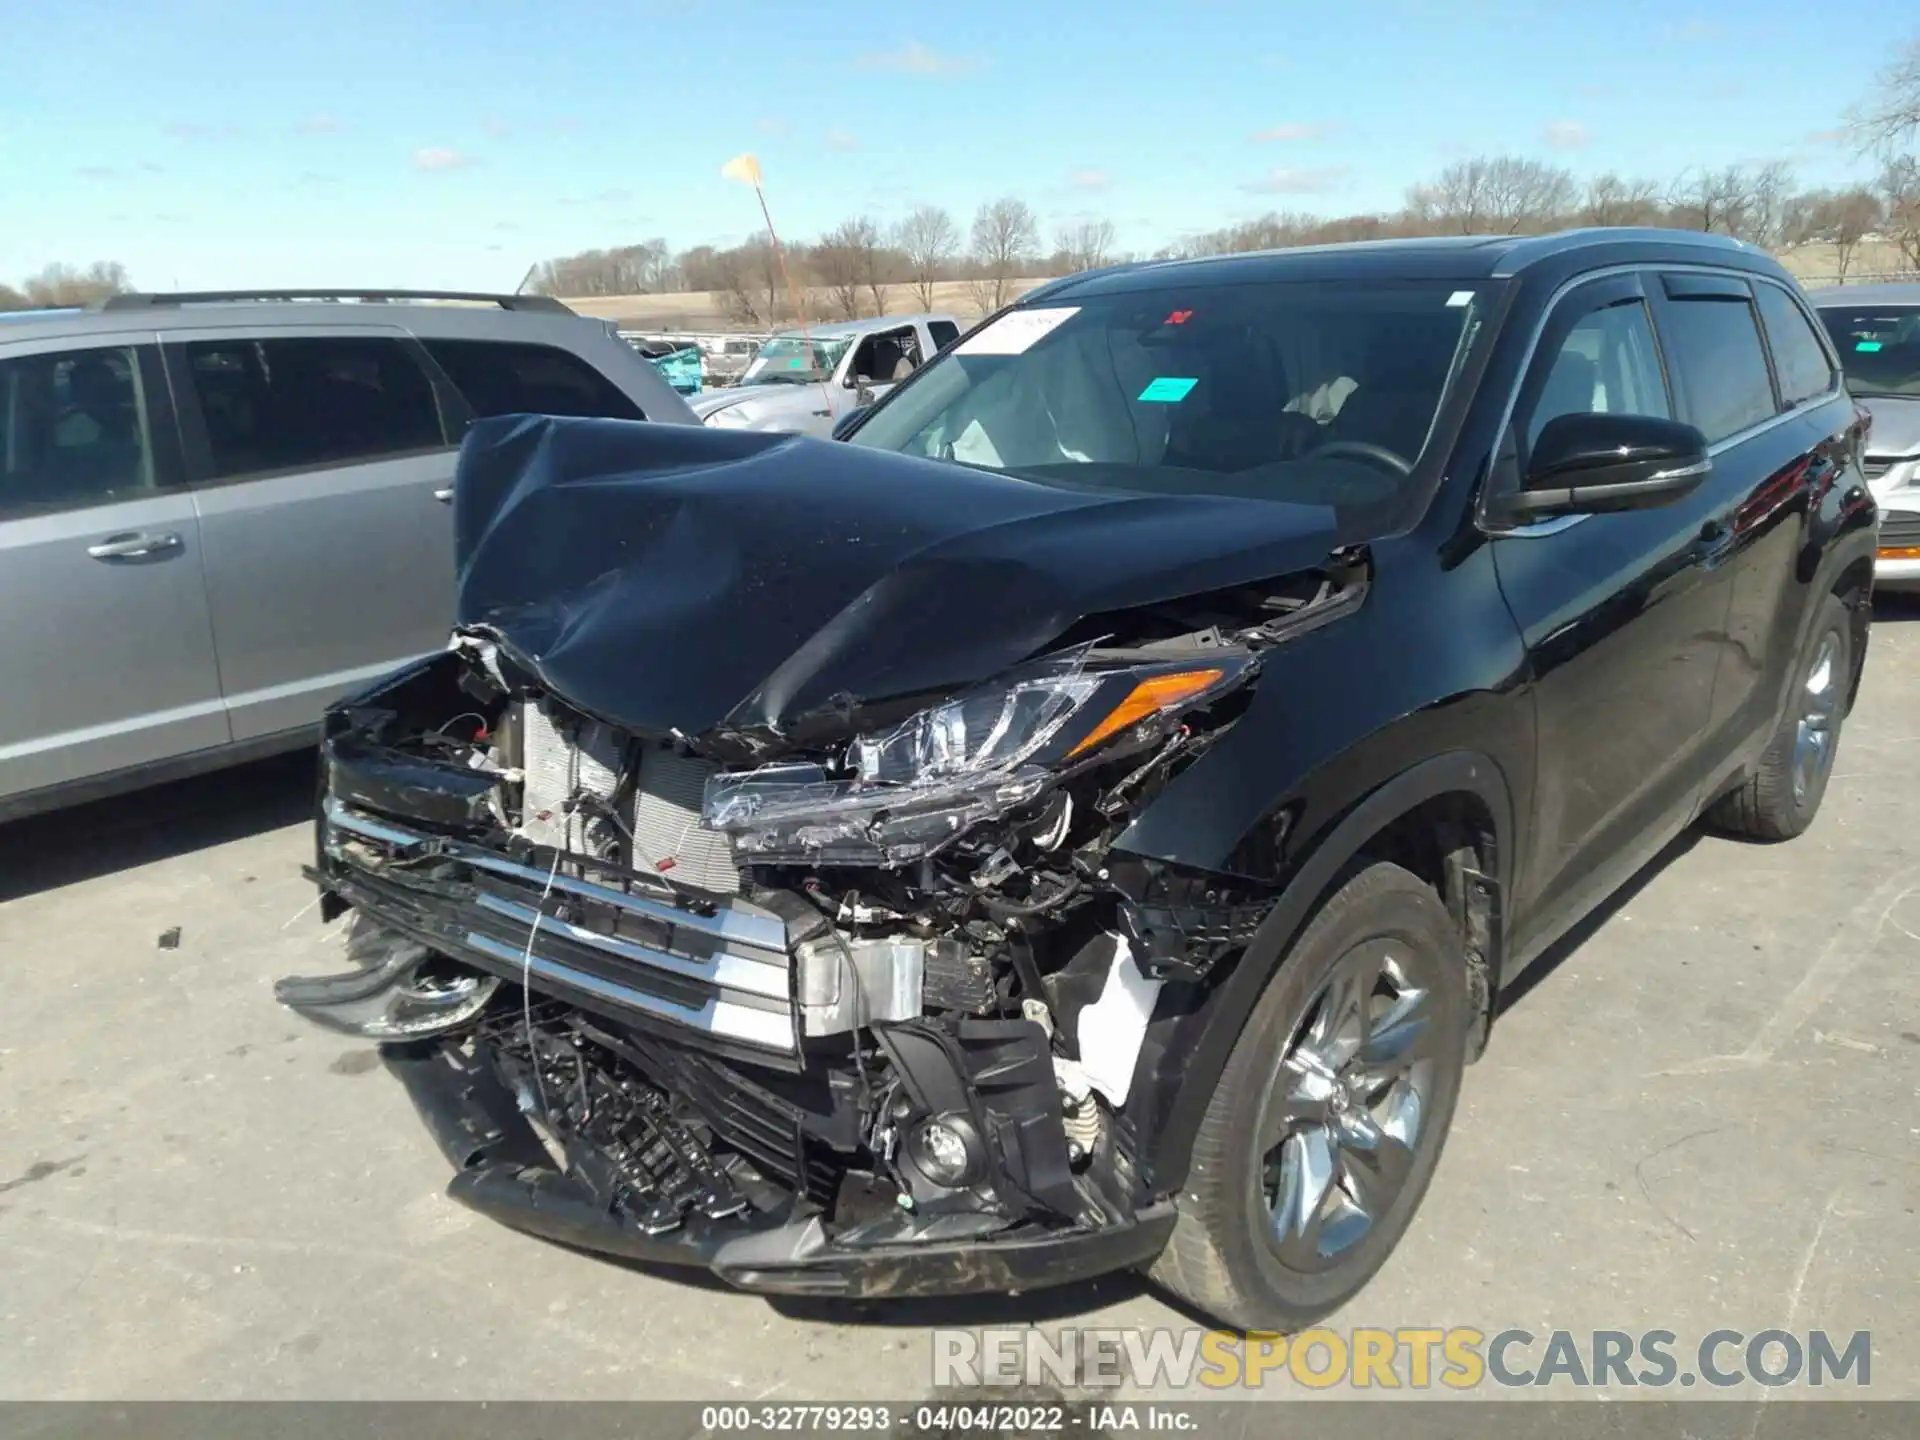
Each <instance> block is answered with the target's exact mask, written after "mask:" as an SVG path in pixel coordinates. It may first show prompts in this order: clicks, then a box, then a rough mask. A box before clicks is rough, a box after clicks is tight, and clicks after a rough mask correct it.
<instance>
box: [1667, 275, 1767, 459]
mask: <svg viewBox="0 0 1920 1440" xmlns="http://www.w3.org/2000/svg"><path fill="white" fill-rule="evenodd" d="M1661 320H1662V324H1661V335H1662V338H1663V339H1664V340H1665V341H1666V343H1667V359H1668V363H1669V364H1670V365H1672V367H1673V370H1674V374H1675V375H1676V377H1677V378H1678V381H1679V386H1678V388H1679V391H1680V395H1681V403H1682V408H1683V409H1684V411H1685V413H1684V414H1683V415H1682V416H1681V418H1682V419H1683V420H1685V421H1687V423H1689V424H1691V425H1695V426H1698V427H1699V429H1700V430H1701V431H1702V432H1703V433H1704V434H1705V435H1706V437H1707V443H1708V444H1714V443H1716V442H1718V441H1721V440H1724V439H1726V438H1727V437H1728V436H1729V435H1734V434H1738V433H1739V432H1740V431H1742V430H1745V429H1746V428H1747V427H1748V426H1750V425H1757V424H1759V423H1760V422H1761V421H1762V420H1765V419H1767V418H1768V417H1769V416H1770V415H1772V414H1773V413H1774V403H1773V382H1772V380H1771V379H1770V378H1769V376H1768V374H1767V357H1766V353H1765V352H1764V351H1763V350H1761V348H1760V331H1759V329H1758V328H1757V327H1756V326H1755V324H1754V317H1753V305H1752V304H1751V302H1749V301H1748V300H1747V299H1746V297H1745V296H1743V295H1742V296H1733V295H1717V294H1716V295H1688V296H1683V297H1678V298H1674V299H1671V300H1669V301H1668V302H1667V308H1666V312H1665V314H1664V315H1663V316H1662V317H1661Z"/></svg>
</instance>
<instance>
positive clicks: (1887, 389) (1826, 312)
mask: <svg viewBox="0 0 1920 1440" xmlns="http://www.w3.org/2000/svg"><path fill="white" fill-rule="evenodd" d="M1809 298H1810V299H1811V300H1812V301H1813V303H1814V305H1815V307H1816V308H1817V309H1818V311H1819V314H1820V318H1821V320H1822V321H1824V322H1825V323H1826V327H1827V332H1828V333H1829V334H1830V335H1832V336H1833V343H1834V346H1835V347H1836V348H1837V349H1838V350H1839V351H1840V364H1841V366H1842V368H1843V369H1844V370H1845V371H1846V376H1847V389H1848V391H1849V392H1851V394H1852V395H1853V398H1854V399H1855V400H1857V401H1859V402H1860V404H1862V405H1864V406H1865V407H1866V408H1867V409H1868V410H1869V411H1871V412H1872V414H1873V428H1872V429H1871V430H1869V431H1868V433H1867V453H1866V457H1865V460H1864V461H1863V463H1862V465H1861V469H1862V470H1864V471H1865V472H1866V477H1867V484H1868V485H1869V486H1871V487H1872V489H1873V496H1874V499H1876V500H1878V501H1879V502H1880V542H1879V552H1878V554H1877V556H1876V558H1875V560H1874V570H1873V583H1874V584H1875V586H1877V587H1879V588H1881V589H1920V281H1914V282H1912V283H1908V284H1894V285H1841V286H1836V287H1834V288H1833V289H1830V290H1816V291H1814V292H1813V293H1812V294H1811V296H1810V297H1809Z"/></svg>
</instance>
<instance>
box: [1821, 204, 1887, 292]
mask: <svg viewBox="0 0 1920 1440" xmlns="http://www.w3.org/2000/svg"><path fill="white" fill-rule="evenodd" d="M1884 213H1885V212H1884V209H1883V207H1882V206H1881V203H1880V197H1879V196H1878V195H1875V194H1874V193H1873V192H1872V191H1871V190H1861V189H1857V188H1856V189H1853V190H1843V191H1841V192H1840V193H1839V194H1838V195H1835V196H1834V197H1833V198H1832V199H1831V200H1829V201H1828V202H1827V204H1826V206H1825V229H1826V238H1827V240H1828V243H1830V244H1831V245H1832V246H1833V258H1834V263H1835V265H1836V266H1837V267H1838V269H1839V271H1840V275H1839V278H1840V279H1841V280H1843V281H1844V280H1845V279H1846V278H1847V266H1848V265H1849V264H1850V263H1851V262H1852V260H1853V253H1854V251H1855V250H1857V249H1858V248H1859V246H1860V242H1861V241H1862V240H1864V239H1866V238H1867V236H1869V235H1871V234H1872V233H1873V232H1874V231H1875V230H1877V229H1878V228H1879V227H1880V223H1881V219H1882V217H1883V215H1884Z"/></svg>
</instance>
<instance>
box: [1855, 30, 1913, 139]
mask: <svg viewBox="0 0 1920 1440" xmlns="http://www.w3.org/2000/svg"><path fill="white" fill-rule="evenodd" d="M1852 120H1853V127H1854V131H1855V133H1856V134H1857V135H1858V136H1859V137H1860V141H1861V144H1862V147H1863V148H1865V149H1869V150H1878V151H1880V152H1881V153H1882V154H1884V155H1886V156H1887V157H1889V158H1890V159H1897V158H1898V157H1899V154H1900V152H1901V151H1902V150H1903V149H1904V148H1905V147H1906V146H1908V145H1910V144H1911V143H1913V142H1914V141H1915V140H1916V139H1920V36H1916V37H1915V38H1914V39H1912V40H1909V41H1908V42H1907V46H1906V49H1904V50H1902V51H1901V52H1900V54H1899V56H1898V58H1896V59H1895V60H1894V61H1893V62H1892V63H1891V64H1889V65H1888V66H1887V68H1886V69H1884V70H1882V71H1881V72H1880V74H1879V75H1878V76H1877V77H1876V78H1875V80H1874V87H1873V93H1872V95H1870V96H1869V97H1868V98H1867V99H1866V100H1865V101H1863V102H1862V103H1861V104H1860V105H1859V106H1858V107H1857V108H1856V109H1855V110H1854V112H1853V116H1852Z"/></svg>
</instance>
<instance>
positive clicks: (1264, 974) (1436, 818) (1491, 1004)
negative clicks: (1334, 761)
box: [1141, 749, 1516, 1193]
mask: <svg viewBox="0 0 1920 1440" xmlns="http://www.w3.org/2000/svg"><path fill="white" fill-rule="evenodd" d="M1514 823H1515V822H1514V806H1513V797H1512V791H1511V789H1510V788H1509V786H1508V783H1507V778H1506V776H1505V775H1504V773H1503V772H1502V771H1501V768H1500V766H1499V765H1498V764H1496V763H1495V762H1494V761H1493V760H1492V759H1491V758H1490V757H1489V756H1488V755H1486V754H1485V753H1483V752H1481V751H1477V750H1467V749H1458V750H1450V751H1447V752H1444V753H1442V754H1438V755H1434V756H1431V757H1430V758H1428V759H1425V760H1422V761H1420V762H1419V763H1417V764H1415V765H1412V766H1410V767H1409V768H1407V769H1405V770H1402V771H1401V772H1399V773H1398V774H1396V775H1393V776H1392V777H1390V778H1389V779H1387V780H1385V781H1383V782H1382V783H1380V784H1378V785H1376V786H1374V787H1373V788H1372V789H1371V790H1369V791H1366V792H1364V793H1363V794H1362V795H1361V796H1360V797H1359V798H1358V799H1357V800H1356V801H1355V802H1354V803H1353V804H1351V805H1350V806H1349V807H1347V809H1346V810H1345V811H1344V813H1343V814H1342V815H1341V817H1340V818H1339V819H1338V820H1337V821H1335V822H1333V823H1332V824H1331V825H1330V826H1328V827H1327V829H1326V830H1325V832H1324V834H1323V835H1322V836H1321V837H1320V838H1319V839H1318V840H1316V841H1315V842H1314V843H1313V844H1312V845H1311V847H1310V848H1309V849H1307V850H1306V852H1305V853H1304V854H1303V855H1301V856H1300V858H1299V859H1298V861H1297V863H1296V864H1295V865H1294V867H1293V869H1292V874H1291V875H1290V876H1289V878H1288V880H1287V882H1286V884H1285V886H1284V888H1283V889H1282V890H1281V892H1280V894H1279V896H1278V898H1277V899H1276V900H1275V901H1274V903H1273V904H1272V906H1271V907H1270V908H1269V910H1268V912H1267V915H1266V918H1265V919H1264V920H1263V921H1262V922H1261V924H1260V927H1259V929H1258V930H1257V931H1256V932H1255V934H1254V937H1253V939H1252V940H1251V941H1250V942H1249V943H1248V945H1247V947H1246V949H1245V951H1244V952H1242V954H1241V956H1240V958H1239V961H1238V962H1237V963H1236V964H1235V965H1234V966H1233V968H1232V969H1231V970H1230V971H1229V972H1228V973H1227V974H1226V975H1225V976H1224V977H1223V978H1222V979H1221V980H1220V981H1219V982H1218V983H1217V984H1215V985H1213V986H1212V987H1211V989H1210V990H1209V991H1208V992H1206V993H1205V994H1204V995H1203V996H1201V997H1199V998H1198V999H1197V1003H1194V1004H1192V1006H1191V1007H1190V1008H1187V1009H1185V1010H1184V1011H1183V1012H1182V1013H1178V1014H1176V1015H1175V1016H1173V1017H1171V1018H1170V1020H1169V1021H1168V1023H1167V1024H1166V1025H1165V1026H1164V1027H1162V1026H1159V1025H1156V1026H1155V1027H1153V1028H1154V1029H1155V1030H1160V1031H1161V1032H1162V1033H1160V1034H1159V1035H1158V1036H1155V1035H1154V1034H1152V1032H1151V1031H1150V1034H1149V1045H1150V1046H1152V1047H1154V1048H1157V1049H1158V1050H1159V1051H1160V1056H1159V1057H1155V1056H1152V1055H1147V1054H1143V1055H1142V1057H1141V1064H1142V1066H1143V1067H1146V1068H1148V1069H1155V1068H1158V1069H1160V1070H1161V1071H1162V1073H1165V1072H1166V1068H1167V1067H1164V1066H1155V1065H1154V1063H1153V1062H1154V1060H1155V1059H1156V1058H1161V1059H1165V1060H1167V1061H1169V1062H1171V1064H1172V1066H1173V1067H1174V1068H1175V1070H1176V1073H1177V1074H1178V1076H1179V1079H1178V1083H1177V1085H1176V1086H1174V1087H1173V1088H1172V1089H1171V1092H1170V1094H1169V1095H1168V1096H1167V1097H1166V1099H1165V1101H1164V1102H1163V1104H1162V1106H1161V1107H1160V1113H1159V1116H1158V1121H1157V1123H1156V1124H1155V1125H1154V1126H1153V1127H1152V1132H1151V1139H1150V1142H1149V1144H1148V1146H1147V1148H1146V1155H1145V1157H1144V1158H1145V1159H1146V1162H1147V1165H1146V1175H1147V1178H1148V1180H1149V1182H1150V1184H1151V1186H1152V1188H1153V1189H1155V1190H1156V1191H1159V1192H1162V1193H1165V1192H1167V1191H1171V1190H1175V1189H1177V1188H1179V1186H1181V1185H1182V1184H1184V1183H1185V1181H1186V1177H1187V1171H1188V1168H1189V1166H1190V1164H1191V1161H1192V1149H1193V1139H1194V1134H1195V1131H1196V1129H1197V1127H1198V1126H1199V1123H1200V1119H1201V1117H1202V1116H1203V1115H1204V1114H1205V1112H1206V1108H1207V1104H1208V1102H1209V1101H1210V1100H1211V1098H1212V1096H1213V1092H1214V1088H1215V1086H1216V1085H1217V1084H1218V1082H1219V1079H1220V1076H1221V1074H1222V1072H1223V1071H1224V1070H1225V1069H1226V1065H1227V1059H1228V1057H1229V1056H1230V1055H1231V1054H1232V1051H1233V1047H1234V1045H1235V1044H1236V1043H1237V1042H1238V1041H1239V1038H1240V1035H1241V1032H1242V1031H1243V1030H1244V1028H1245V1026H1246V1022H1247V1019H1248V1017H1249V1016H1250V1015H1251V1013H1252V1011H1253V1007H1254V1004H1255V1002H1256V1001H1257V1000H1258V999H1259V997H1260V994H1261V992H1262V991H1263V990H1265V988H1266V987H1267V985H1268V984H1269V983H1270V982H1271V980H1272V978H1273V977H1274V975H1275V974H1277V973H1278V972H1279V970H1280V968H1281V966H1282V965H1283V964H1284V963H1285V960H1286V957H1287V954H1288V952H1289V951H1290V950H1291V948H1292V946H1293V943H1294V941H1295V940H1296V939H1297V938H1298V936H1299V935H1300V933H1301V931H1302V930H1304V929H1305V928H1306V925H1307V924H1308V922H1309V921H1310V920H1311V919H1312V918H1313V916H1314V914H1315V913H1316V912H1317V910H1318V909H1319V907H1320V905H1321V904H1322V903H1324V901H1325V900H1326V898H1327V897H1328V896H1329V895H1330V894H1332V893H1333V891H1334V890H1336V889H1337V888H1338V887H1339V885H1340V883H1341V882H1342V881H1343V880H1344V878H1345V877H1346V875H1347V874H1348V873H1349V872H1350V870H1351V869H1352V867H1353V866H1354V865H1355V864H1356V863H1357V862H1361V861H1373V860H1383V859H1384V860H1393V861H1395V862H1396V863H1399V864H1402V865H1404V866H1406V868H1408V869H1410V870H1412V871H1413V872H1414V873H1415V874H1418V875H1421V877H1422V878H1423V879H1427V880H1429V881H1430V882H1433V883H1436V884H1437V885H1438V886H1439V888H1440V892H1441V897H1442V899H1443V900H1445V901H1446V902H1447V904H1448V906H1449V909H1450V910H1453V911H1454V913H1455V915H1456V918H1457V919H1460V920H1462V922H1463V924H1468V925H1470V926H1471V925H1472V924H1484V930H1483V931H1482V933H1481V937H1480V943H1481V945H1482V947H1483V948H1482V954H1481V957H1480V958H1481V961H1482V962H1483V964H1484V969H1485V984H1484V986H1483V987H1482V988H1481V990H1480V992H1479V993H1477V994H1476V996H1475V998H1476V999H1477V1000H1480V1001H1481V1002H1482V1003H1483V1014H1484V1017H1485V1019H1484V1021H1483V1022H1482V1023H1481V1025H1480V1027H1479V1032H1478V1033H1479V1037H1480V1039H1481V1040H1482V1041H1484V1036H1485V1027H1486V1025H1487V1024H1490V1023H1491V1017H1492V1013H1493V1010H1494V1008H1495V1006H1496V1003H1497V998H1498V997H1497V986H1498V981H1499V975H1500V970H1501V962H1502V960H1503V958H1504V951H1505V934H1506V925H1505V905H1504V897H1505V896H1506V895H1507V894H1509V893H1510V889H1511V887H1510V883H1509V880H1510V872H1511V867H1512V863H1513V856H1514V852H1515V843H1516V842H1515V833H1514ZM1466 856H1471V863H1470V864H1469V862H1467V861H1466V860H1465V859H1464V857H1466ZM1409 862H1411V863H1409ZM1463 867H1465V868H1463ZM1450 876H1451V877H1452V878H1453V879H1454V880H1455V881H1456V882H1457V883H1456V884H1453V885H1449V883H1448V881H1449V877H1450ZM1476 889H1477V893H1476ZM1450 890H1451V891H1452V892H1453V893H1449V891H1450ZM1470 911H1477V916H1478V919H1477V920H1473V919H1470V917H1469V913H1468V912H1470ZM1469 933H1470V934H1471V929H1470V932H1469ZM1156 1041H1157V1042H1158V1043H1157V1045H1156V1043H1155V1042H1156ZM1473 1053H1475V1054H1476V1055H1477V1053H1478V1051H1477V1048H1476V1050H1475V1051H1474V1052H1473Z"/></svg>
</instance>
